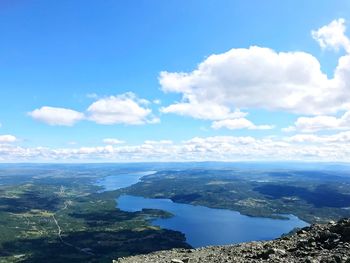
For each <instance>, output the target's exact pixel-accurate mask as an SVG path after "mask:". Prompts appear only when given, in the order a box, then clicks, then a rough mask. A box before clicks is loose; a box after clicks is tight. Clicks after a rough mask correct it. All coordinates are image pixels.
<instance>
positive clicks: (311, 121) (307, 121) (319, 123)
mask: <svg viewBox="0 0 350 263" xmlns="http://www.w3.org/2000/svg"><path fill="white" fill-rule="evenodd" d="M346 129H350V111H348V112H346V113H344V115H343V116H341V117H340V118H337V117H334V116H327V115H320V116H315V117H299V118H298V119H297V120H296V122H295V123H294V126H289V127H287V128H284V129H282V130H283V131H285V132H291V131H300V132H317V131H321V130H346Z"/></svg>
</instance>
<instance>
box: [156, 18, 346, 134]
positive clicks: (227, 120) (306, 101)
mask: <svg viewBox="0 0 350 263" xmlns="http://www.w3.org/2000/svg"><path fill="white" fill-rule="evenodd" d="M344 22H345V21H344V19H338V20H334V21H332V22H331V23H330V24H329V25H327V26H324V27H322V28H320V29H318V30H314V31H312V37H313V38H314V39H316V40H317V41H318V42H319V43H320V45H321V47H323V48H326V47H331V48H334V49H339V48H344V49H345V50H346V51H347V52H349V43H350V41H349V38H348V37H347V36H346V35H345V29H346V28H345V24H344ZM159 83H160V85H161V89H162V90H163V91H164V92H165V93H169V92H171V93H179V94H181V95H182V100H181V101H180V102H175V103H173V104H170V105H168V106H165V107H163V108H162V109H161V111H162V112H163V113H175V114H179V115H184V116H190V117H193V118H197V119H206V120H213V121H214V123H213V124H212V127H214V128H215V127H231V128H236V127H245V128H248V129H249V128H258V127H259V126H255V125H254V124H253V123H251V121H249V120H247V119H246V118H244V117H245V116H234V117H233V116H230V115H235V113H236V112H240V111H239V109H244V110H248V109H266V110H274V111H285V112H290V113H295V114H305V115H314V116H318V115H321V116H320V118H319V120H317V122H318V121H320V122H322V120H321V119H322V118H323V119H324V116H326V115H330V114H335V113H337V112H339V111H343V110H348V109H349V108H350V96H349V94H350V55H349V54H346V55H344V56H342V57H340V58H339V61H338V65H337V67H336V68H335V70H334V74H333V77H332V78H329V77H328V76H327V75H326V74H325V73H324V72H322V70H321V66H320V63H319V61H318V60H317V58H315V57H314V56H313V55H311V54H309V53H306V52H276V51H274V50H272V49H270V48H265V47H258V46H251V47H249V48H235V49H231V50H229V51H227V52H225V53H221V54H214V55H211V56H209V57H208V58H206V59H205V60H204V61H202V62H201V63H200V64H199V65H198V66H197V68H196V69H195V70H193V71H191V72H167V71H163V72H161V73H160V75H159ZM328 120H331V119H328ZM261 128H271V127H269V126H265V125H264V126H262V127H261ZM290 129H292V128H290Z"/></svg>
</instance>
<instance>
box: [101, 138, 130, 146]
mask: <svg viewBox="0 0 350 263" xmlns="http://www.w3.org/2000/svg"><path fill="white" fill-rule="evenodd" d="M103 143H105V144H110V145H113V144H123V143H125V142H124V141H122V140H118V139H115V138H106V139H103Z"/></svg>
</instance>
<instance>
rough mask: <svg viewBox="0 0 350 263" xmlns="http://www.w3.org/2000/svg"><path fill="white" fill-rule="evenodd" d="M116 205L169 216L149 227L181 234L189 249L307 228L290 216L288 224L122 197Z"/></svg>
mask: <svg viewBox="0 0 350 263" xmlns="http://www.w3.org/2000/svg"><path fill="white" fill-rule="evenodd" d="M117 202H118V206H117V207H118V208H119V209H121V210H124V211H129V212H135V211H141V210H142V209H143V208H152V209H161V210H165V211H168V212H170V213H172V214H173V215H174V216H173V217H171V218H166V219H155V220H153V221H152V224H153V225H157V226H160V227H162V228H166V229H172V230H177V231H180V232H182V233H184V234H185V235H186V239H187V242H188V243H189V244H190V245H192V246H193V247H202V246H208V245H227V244H233V243H240V242H247V241H252V240H269V239H273V238H277V237H279V236H281V235H282V234H283V233H287V232H289V231H291V230H292V229H293V228H295V227H304V226H307V225H308V224H307V223H305V222H304V221H302V220H300V219H298V218H297V217H295V216H293V215H290V216H289V220H279V219H270V218H261V217H249V216H244V215H241V214H240V213H239V212H236V211H231V210H226V209H213V208H208V207H204V206H194V205H188V204H179V203H174V202H172V201H171V200H169V199H152V198H143V197H140V196H130V195H122V196H121V197H119V198H118V200H117Z"/></svg>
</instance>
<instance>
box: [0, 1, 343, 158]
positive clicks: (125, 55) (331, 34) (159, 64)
mask: <svg viewBox="0 0 350 263" xmlns="http://www.w3.org/2000/svg"><path fill="white" fill-rule="evenodd" d="M349 27H350V2H349V1H347V0H337V1H333V0H321V1H320V0H309V1H304V0H286V1H279V0H267V1H258V0H254V1H253V0H215V1H212V0H205V1H204V0H176V1H175V0H168V1H163V0H148V1H145V0H118V1H116V0H104V1H93V0H74V1H71V0H61V1H47V0H1V1H0V37H1V41H0V162H4V163H6V162H138V161H322V162H350V30H349V29H348V28H349Z"/></svg>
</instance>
